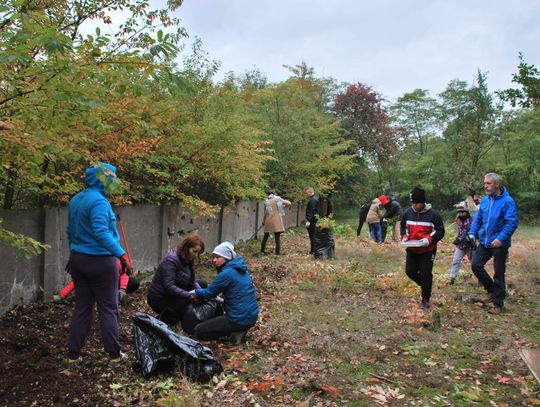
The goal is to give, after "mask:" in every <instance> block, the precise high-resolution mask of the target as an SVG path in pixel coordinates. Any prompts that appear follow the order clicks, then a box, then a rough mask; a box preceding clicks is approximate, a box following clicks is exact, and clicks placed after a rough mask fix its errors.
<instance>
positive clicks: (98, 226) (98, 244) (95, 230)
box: [67, 162, 131, 363]
mask: <svg viewBox="0 0 540 407" xmlns="http://www.w3.org/2000/svg"><path fill="white" fill-rule="evenodd" d="M85 182H86V188H85V189H84V190H83V191H81V192H79V193H78V194H77V195H75V196H74V197H73V198H72V199H71V201H70V202H69V206H68V226H67V234H68V239H69V249H70V256H69V268H70V273H71V276H72V278H73V283H74V285H75V308H74V309H73V315H72V317H71V325H70V327H69V340H68V361H69V362H78V361H80V360H81V350H82V348H83V346H84V342H85V340H86V336H87V335H88V332H89V331H90V326H91V324H92V313H93V311H94V303H96V302H97V309H98V313H99V323H100V326H101V340H102V342H103V347H104V348H105V351H106V352H107V353H108V355H109V358H110V360H111V361H112V362H114V363H117V362H121V361H123V360H126V359H127V356H126V355H125V354H124V353H122V352H121V347H120V341H119V339H118V330H119V315H118V278H119V277H118V276H119V273H118V263H117V260H116V259H117V258H118V259H120V264H121V266H122V269H123V270H124V271H125V272H127V274H128V275H129V274H130V271H131V270H130V268H129V266H128V262H127V258H126V255H125V251H124V249H122V247H121V246H120V244H119V241H120V237H119V235H118V231H117V229H116V217H115V215H114V212H113V211H112V208H111V204H110V203H109V201H108V200H107V197H108V196H109V193H110V191H111V189H112V188H113V186H114V185H115V184H116V183H117V182H118V180H117V178H116V168H115V167H114V166H112V165H110V164H107V163H102V162H98V163H97V164H96V165H93V166H91V167H89V168H88V169H87V170H86V172H85Z"/></svg>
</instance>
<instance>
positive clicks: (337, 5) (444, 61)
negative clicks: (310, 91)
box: [176, 0, 540, 100]
mask: <svg viewBox="0 0 540 407" xmlns="http://www.w3.org/2000/svg"><path fill="white" fill-rule="evenodd" d="M176 15H177V16H178V17H180V18H181V19H182V25H183V26H184V27H185V28H186V30H187V32H188V34H189V36H190V38H189V39H188V40H187V43H188V44H189V43H191V41H192V40H193V39H194V38H195V37H199V38H200V39H201V40H202V42H203V46H204V49H205V50H206V51H207V52H208V53H209V54H210V56H211V57H212V58H213V59H216V60H219V61H221V64H222V65H221V71H220V73H219V75H218V78H222V77H223V74H224V73H225V72H227V71H234V72H235V73H237V74H241V73H244V72H246V71H248V70H250V69H252V68H253V67H256V68H258V69H260V70H261V71H262V72H264V73H265V74H266V75H267V77H268V78H269V80H270V81H272V82H278V81H283V80H286V79H287V78H288V77H289V76H290V75H289V74H290V72H289V71H288V70H287V69H285V68H283V66H282V65H283V64H286V65H296V64H299V63H300V62H301V61H306V63H307V64H308V66H312V67H314V68H315V72H316V75H317V76H331V77H333V78H336V79H338V80H339V81H345V82H350V83H355V82H362V83H365V84H368V85H370V86H372V87H373V88H374V89H375V90H376V91H377V92H379V93H381V94H382V95H383V96H385V97H387V98H388V99H389V100H395V98H397V97H398V96H401V95H402V94H403V93H405V92H410V91H412V90H414V89H416V88H422V89H428V90H429V91H430V93H431V94H432V95H436V94H438V93H439V92H441V91H442V90H443V89H444V88H445V87H446V85H447V84H448V82H449V81H450V80H452V79H455V78H459V79H462V80H466V81H468V82H469V83H470V82H472V80H473V78H474V76H475V74H476V72H477V70H478V69H480V70H482V71H484V72H487V73H488V83H489V86H490V89H491V90H493V91H494V90H497V89H503V88H507V87H510V86H511V79H512V74H513V73H515V72H517V65H518V52H523V53H524V55H525V59H526V61H527V62H528V63H531V64H534V65H536V66H537V67H540V45H539V44H540V24H539V23H538V18H539V17H540V1H537V0H512V1H510V0H489V1H487V0H481V1H477V0H468V1H464V0H445V1H439V0H423V1H421V0H379V1H369V2H368V1H361V0H333V1H332V0H325V1H322V0H310V1H307V0H272V1H270V0H184V4H183V6H182V7H181V8H180V9H179V11H178V12H177V13H176ZM188 48H189V47H186V49H188Z"/></svg>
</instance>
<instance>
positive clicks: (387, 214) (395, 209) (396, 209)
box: [379, 196, 401, 242]
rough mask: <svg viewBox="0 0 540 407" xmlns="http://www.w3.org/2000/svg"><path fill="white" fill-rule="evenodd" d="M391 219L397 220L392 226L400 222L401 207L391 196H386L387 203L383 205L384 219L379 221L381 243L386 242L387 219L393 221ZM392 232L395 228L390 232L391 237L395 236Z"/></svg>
mask: <svg viewBox="0 0 540 407" xmlns="http://www.w3.org/2000/svg"><path fill="white" fill-rule="evenodd" d="M379 199H380V198H379ZM393 218H396V220H397V222H396V223H395V224H394V226H396V225H397V224H398V222H399V221H400V220H401V205H400V204H399V202H398V201H397V200H396V199H395V198H394V197H393V196H388V201H387V202H386V203H385V204H384V218H383V219H382V220H381V230H382V241H383V242H384V241H385V240H386V233H387V230H388V219H393ZM394 230H396V228H395V227H394V228H393V230H392V237H394V236H395V234H394V233H393V232H394Z"/></svg>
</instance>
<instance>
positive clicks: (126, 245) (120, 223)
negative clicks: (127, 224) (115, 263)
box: [116, 214, 133, 268]
mask: <svg viewBox="0 0 540 407" xmlns="http://www.w3.org/2000/svg"><path fill="white" fill-rule="evenodd" d="M116 218H117V219H118V224H119V225H120V236H122V241H123V242H124V246H125V247H126V253H127V259H128V264H129V267H131V268H133V262H132V261H131V253H130V251H129V246H128V242H127V239H126V232H125V231H124V224H123V223H122V221H121V220H120V216H119V215H118V214H117V215H116Z"/></svg>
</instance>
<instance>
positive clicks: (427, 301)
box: [420, 299, 430, 309]
mask: <svg viewBox="0 0 540 407" xmlns="http://www.w3.org/2000/svg"><path fill="white" fill-rule="evenodd" d="M420 306H421V307H422V308H424V309H428V308H429V307H430V305H429V300H424V299H423V300H422V303H421V304H420Z"/></svg>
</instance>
